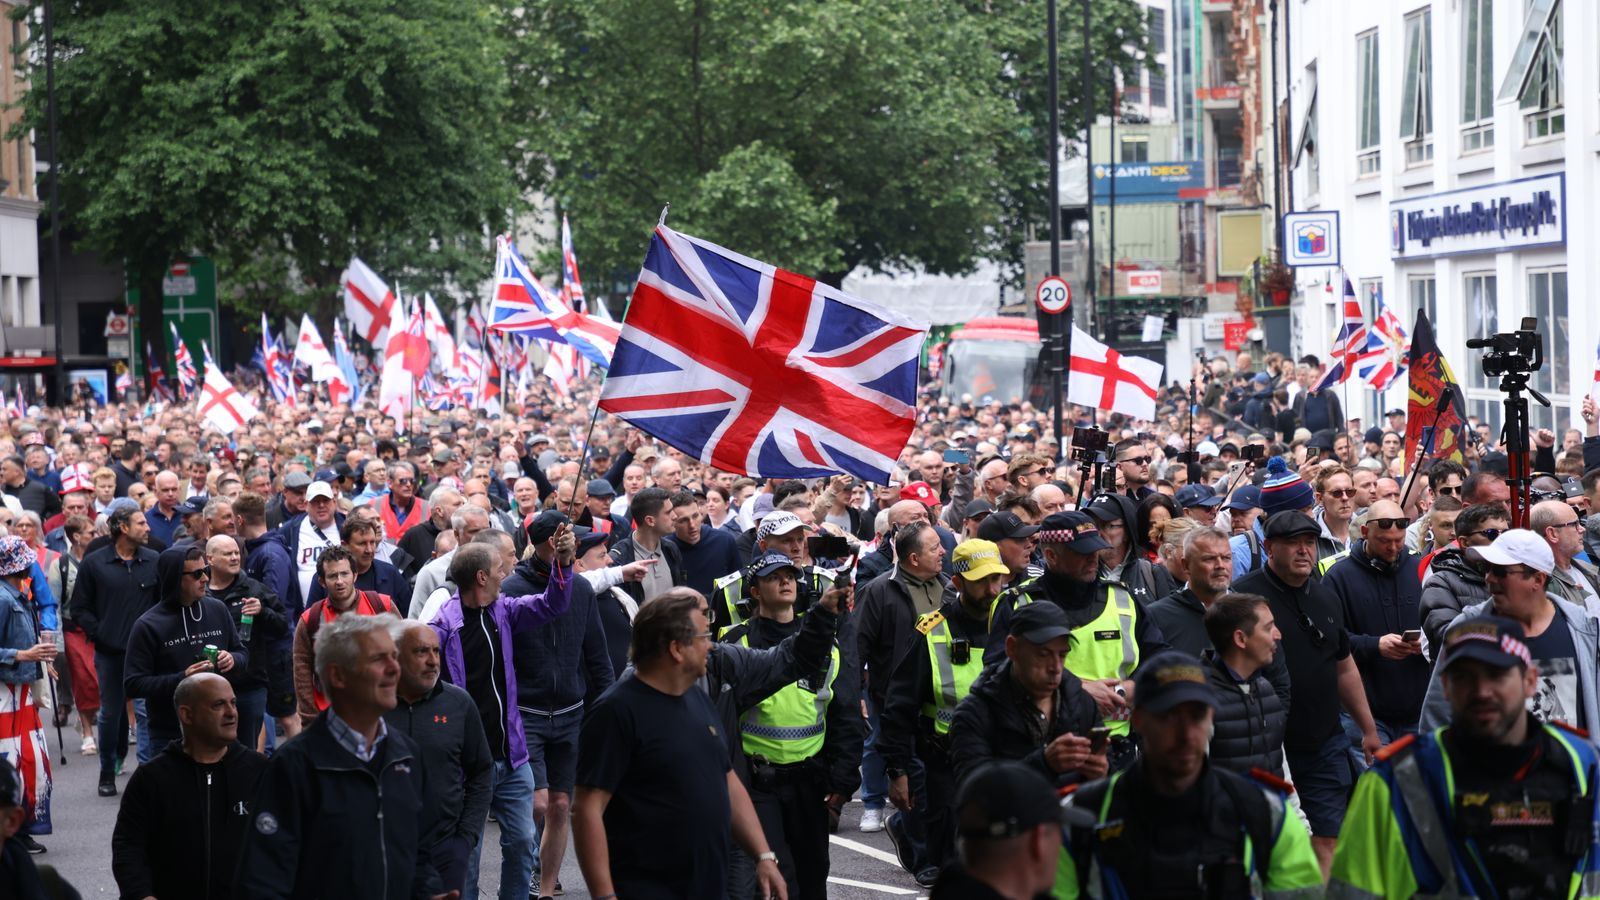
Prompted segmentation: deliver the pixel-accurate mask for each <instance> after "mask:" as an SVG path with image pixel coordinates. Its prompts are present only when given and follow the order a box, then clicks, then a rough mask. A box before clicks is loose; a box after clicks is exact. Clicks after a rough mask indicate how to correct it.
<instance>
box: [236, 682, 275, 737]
mask: <svg viewBox="0 0 1600 900" xmlns="http://www.w3.org/2000/svg"><path fill="white" fill-rule="evenodd" d="M235 702H236V703H237V704H238V706H239V743H241V744H243V745H245V746H246V747H248V748H250V749H251V750H254V749H255V748H256V741H258V740H260V738H261V722H262V720H263V719H265V718H266V715H267V686H266V685H262V686H261V687H256V688H250V689H249V690H246V691H243V692H241V693H239V694H238V695H237V696H236V699H235Z"/></svg>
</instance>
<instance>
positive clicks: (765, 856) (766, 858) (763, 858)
mask: <svg viewBox="0 0 1600 900" xmlns="http://www.w3.org/2000/svg"><path fill="white" fill-rule="evenodd" d="M777 861H778V854H776V853H773V852H772V851H771V850H768V851H767V852H765V853H758V854H756V862H758V863H763V862H771V863H775V862H777Z"/></svg>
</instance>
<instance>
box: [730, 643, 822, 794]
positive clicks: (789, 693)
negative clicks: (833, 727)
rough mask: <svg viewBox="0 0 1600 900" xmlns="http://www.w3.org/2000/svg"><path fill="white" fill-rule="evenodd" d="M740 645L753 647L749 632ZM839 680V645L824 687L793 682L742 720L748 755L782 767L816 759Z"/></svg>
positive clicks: (753, 709)
mask: <svg viewBox="0 0 1600 900" xmlns="http://www.w3.org/2000/svg"><path fill="white" fill-rule="evenodd" d="M739 643H740V644H743V645H744V646H746V647H748V646H750V635H749V633H748V632H746V633H745V634H743V635H740V636H739ZM838 678H839V647H838V645H835V646H834V647H833V650H832V654H831V655H830V656H829V658H828V671H827V673H826V674H825V675H824V676H823V678H822V683H821V684H808V683H807V679H804V678H802V679H800V680H799V681H791V682H789V683H788V684H786V685H784V686H783V688H782V689H781V690H779V691H778V692H777V693H775V694H773V695H772V696H770V697H768V698H767V699H765V700H763V701H761V702H760V703H759V704H757V705H756V706H753V707H751V708H750V709H749V710H747V711H746V712H745V714H744V715H743V716H740V717H739V735H740V739H741V741H742V742H743V743H744V752H745V753H746V754H747V755H749V756H761V757H765V758H766V760H767V762H770V763H773V764H775V765H780V766H785V765H789V764H791V763H797V762H803V761H805V760H808V759H810V758H811V757H813V756H816V755H817V754H818V753H819V752H821V750H822V742H823V741H824V740H825V739H826V738H827V731H828V728H827V715H828V701H829V700H831V699H833V683H834V682H835V681H836V680H838Z"/></svg>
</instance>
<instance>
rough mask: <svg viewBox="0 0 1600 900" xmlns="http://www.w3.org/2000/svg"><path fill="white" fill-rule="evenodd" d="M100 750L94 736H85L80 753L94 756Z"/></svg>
mask: <svg viewBox="0 0 1600 900" xmlns="http://www.w3.org/2000/svg"><path fill="white" fill-rule="evenodd" d="M99 752H100V748H98V747H96V746H95V743H94V738H92V737H85V738H84V739H83V746H82V747H80V748H79V749H78V753H79V754H81V755H83V756H94V755H96V754H98V753H99Z"/></svg>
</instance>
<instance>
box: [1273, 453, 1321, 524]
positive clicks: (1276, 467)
mask: <svg viewBox="0 0 1600 900" xmlns="http://www.w3.org/2000/svg"><path fill="white" fill-rule="evenodd" d="M1315 503H1316V496H1315V495H1314V494H1313V493H1312V491H1311V485H1309V484H1306V481H1305V479H1304V478H1301V477H1300V476H1299V474H1297V473H1296V472H1294V471H1292V470H1290V468H1289V464H1288V463H1287V462H1285V461H1284V459H1283V457H1281V456H1274V457H1273V458H1272V459H1271V460H1270V461H1269V462H1268V463H1267V480H1266V481H1265V482H1263V483H1262V485H1261V509H1262V510H1263V511H1264V512H1265V514H1266V515H1267V516H1271V515H1272V514H1273V513H1275V512H1282V511H1283V510H1286V509H1296V510H1299V509H1308V508H1310V507H1311V506H1312V505H1313V504H1315Z"/></svg>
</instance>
